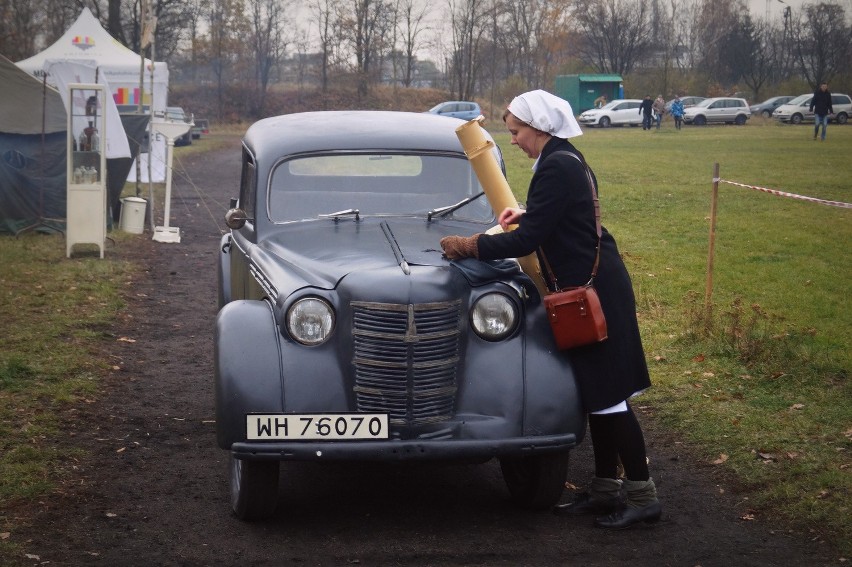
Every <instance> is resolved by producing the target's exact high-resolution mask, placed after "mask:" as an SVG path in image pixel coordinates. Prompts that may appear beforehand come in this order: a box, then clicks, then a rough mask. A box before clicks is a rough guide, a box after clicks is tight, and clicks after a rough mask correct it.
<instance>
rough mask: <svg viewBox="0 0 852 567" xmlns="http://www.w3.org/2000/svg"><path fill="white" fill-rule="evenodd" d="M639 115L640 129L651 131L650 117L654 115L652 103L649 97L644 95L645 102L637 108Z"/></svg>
mask: <svg viewBox="0 0 852 567" xmlns="http://www.w3.org/2000/svg"><path fill="white" fill-rule="evenodd" d="M639 114H641V115H642V129H643V130H650V129H651V116H652V115H653V114H654V101H652V100H651V95H645V100H643V101H642V104H641V105H640V106H639Z"/></svg>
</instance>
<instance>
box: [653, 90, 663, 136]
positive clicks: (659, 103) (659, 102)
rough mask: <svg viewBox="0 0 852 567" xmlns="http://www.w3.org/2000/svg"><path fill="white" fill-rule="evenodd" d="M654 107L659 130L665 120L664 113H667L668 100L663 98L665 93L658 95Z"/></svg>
mask: <svg viewBox="0 0 852 567" xmlns="http://www.w3.org/2000/svg"><path fill="white" fill-rule="evenodd" d="M652 108H653V109H654V120H656V122H657V130H659V129H660V123H662V121H663V114H665V113H666V101H665V99H664V98H663V95H657V98H656V99H654V104H653V105H652Z"/></svg>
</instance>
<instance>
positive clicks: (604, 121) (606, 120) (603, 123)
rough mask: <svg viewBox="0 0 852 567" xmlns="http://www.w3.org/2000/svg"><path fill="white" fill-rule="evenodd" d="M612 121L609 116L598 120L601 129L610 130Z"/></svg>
mask: <svg viewBox="0 0 852 567" xmlns="http://www.w3.org/2000/svg"><path fill="white" fill-rule="evenodd" d="M610 122H611V121H610V119H609V117H607V116H601V119H600V120H598V124H600V126H601V128H609V125H610Z"/></svg>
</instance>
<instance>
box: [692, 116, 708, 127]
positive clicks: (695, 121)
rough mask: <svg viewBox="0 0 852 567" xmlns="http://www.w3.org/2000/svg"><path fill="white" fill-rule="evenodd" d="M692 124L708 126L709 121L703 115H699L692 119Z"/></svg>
mask: <svg viewBox="0 0 852 567" xmlns="http://www.w3.org/2000/svg"><path fill="white" fill-rule="evenodd" d="M692 123H693V124H695V125H696V126H704V125H705V124H707V119H706V118H704V117H703V116H701V115H698V116H696V117H695V118H693V119H692Z"/></svg>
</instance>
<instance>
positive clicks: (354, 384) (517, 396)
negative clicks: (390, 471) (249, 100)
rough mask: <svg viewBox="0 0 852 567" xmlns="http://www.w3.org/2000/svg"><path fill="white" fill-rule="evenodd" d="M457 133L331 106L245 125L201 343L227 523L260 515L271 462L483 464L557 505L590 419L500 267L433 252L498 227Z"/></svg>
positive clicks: (510, 269) (508, 272)
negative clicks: (210, 358)
mask: <svg viewBox="0 0 852 567" xmlns="http://www.w3.org/2000/svg"><path fill="white" fill-rule="evenodd" d="M461 124H463V122H462V121H460V120H457V119H448V118H445V117H439V116H434V115H430V114H424V113H403V112H369V111H357V112H346V111H340V112H314V113H303V114H291V115H285V116H278V117H274V118H267V119H264V120H261V121H259V122H257V123H255V124H254V125H253V126H251V127H250V128H249V129H248V131H247V132H246V134H245V137H244V139H243V149H242V153H243V159H242V177H241V182H240V188H239V197H238V198H234V199H232V202H231V209H230V210H229V211H228V213H227V215H226V221H227V224H228V226H229V227H230V228H231V231H230V233H228V234H226V235H225V236H224V237H223V238H222V241H221V246H220V250H221V253H220V255H219V268H218V279H219V306H220V311H219V315H218V317H217V320H216V333H215V382H216V383H215V387H216V430H217V440H218V444H219V446H220V447H221V448H222V449H225V450H227V451H229V453H230V457H231V460H230V463H231V465H230V482H231V504H232V507H233V509H234V512H235V513H236V515H237V516H238V517H240V518H243V519H246V520H252V519H260V518H264V517H267V516H269V515H271V514H272V513H273V512H274V510H275V508H276V505H277V501H278V485H279V472H280V471H279V462H280V461H314V462H317V461H341V460H345V461H386V462H397V463H398V462H401V461H428V460H432V461H459V462H466V463H470V462H472V461H473V462H486V461H488V460H490V459H492V458H498V459H499V460H500V464H501V468H502V471H503V476H504V478H505V480H506V484H507V486H508V489H509V494H510V496H511V499H512V500H513V501H514V502H515V503H517V504H519V505H521V506H524V507H527V508H539V509H540V508H546V507H549V506H551V505H552V504H554V503H555V502H556V501H557V500H558V499H559V498H560V495H561V493H562V490H563V487H564V483H565V477H566V468H567V464H568V454H569V451H570V449H571V448H572V447H574V446H575V445H576V444H577V443H579V442H580V441H581V439H582V437H583V434H584V431H585V415H584V414H583V412H582V409H581V407H580V404H579V401H578V396H577V392H576V385H575V382H574V375H573V373H572V371H571V368H570V365H569V363H568V361H567V360H566V358H565V357H564V355H563V354H561V353H560V352H559V351H557V350H556V348H555V345H554V342H553V338H552V336H551V333H550V328H549V326H548V323H547V321H546V319H545V312H544V309H543V307H542V305H541V299H540V296H539V293H538V291H537V290H536V287H535V286H534V285H533V283H532V281H531V280H530V278H528V277H527V276H526V275H525V274H524V273H523V272H522V271H521V270H520V268H519V267H518V263H517V262H516V261H514V260H508V261H502V262H490V263H486V262H479V261H476V260H464V261H461V262H451V261H449V260H447V259H446V258H444V257H443V256H442V252H441V248H440V246H439V241H440V239H441V238H442V237H443V236H446V235H450V234H462V235H470V234H474V233H477V232H482V231H485V230H488V229H489V228H490V227H493V226H494V225H495V224H496V222H495V218H494V214H493V212H492V210H491V208H490V206H489V204H488V201H487V199H486V198H485V197H484V196H482V194H481V191H482V189H481V187H480V185H479V182H478V181H477V178H476V175H475V174H474V171H473V169H472V168H471V166H470V162H469V161H468V160H467V158H466V157H465V154H464V152H463V151H462V148H461V145H460V142H459V141H458V138H457V136H456V134H455V128H456V127H458V126H459V125H461ZM494 152H495V154H496V155H497V156H498V159H499V150H498V149H497V148H496V146H495V149H494ZM500 163H501V165H502V161H501V162H500Z"/></svg>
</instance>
